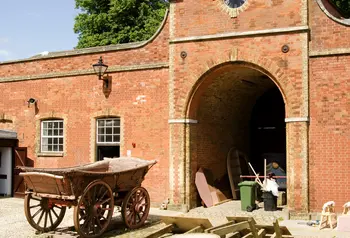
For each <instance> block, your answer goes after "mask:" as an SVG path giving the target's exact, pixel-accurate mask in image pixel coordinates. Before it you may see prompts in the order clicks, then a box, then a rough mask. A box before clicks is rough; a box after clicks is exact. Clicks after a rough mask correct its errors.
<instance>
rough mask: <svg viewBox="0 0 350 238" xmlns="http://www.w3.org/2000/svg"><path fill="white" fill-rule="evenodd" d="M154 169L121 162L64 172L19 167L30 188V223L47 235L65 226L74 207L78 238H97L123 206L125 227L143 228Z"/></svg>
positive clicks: (144, 163) (27, 202)
mask: <svg viewBox="0 0 350 238" xmlns="http://www.w3.org/2000/svg"><path fill="white" fill-rule="evenodd" d="M155 163H156V161H147V160H141V159H138V158H130V157H121V158H114V159H106V160H103V161H98V162H95V163H91V164H86V165H82V166H77V167H71V168H61V169H48V168H46V169H41V168H29V167H19V169H21V171H23V172H22V173H20V175H21V176H23V177H24V182H25V184H26V195H25V200H24V211H25V215H26V218H27V220H28V222H29V224H30V225H31V226H32V227H34V228H35V229H37V230H39V231H43V232H48V231H51V230H54V229H55V228H56V227H57V226H58V225H59V224H60V223H61V221H62V220H63V217H64V215H65V212H66V208H67V207H69V208H70V207H72V206H74V218H73V219H74V226H75V229H76V230H77V232H78V233H79V235H80V236H82V237H98V236H100V235H101V234H102V233H103V232H104V231H105V230H106V229H107V227H108V225H109V223H110V221H111V218H112V215H113V211H114V206H121V213H122V217H123V219H124V222H125V224H126V226H127V227H129V228H132V229H134V228H139V227H140V226H142V225H143V223H144V222H145V220H146V219H147V216H148V213H149V209H150V197H149V194H148V192H147V190H146V189H145V188H143V187H141V183H142V181H143V180H144V177H145V175H146V173H147V172H148V170H149V169H150V168H151V167H152V166H153V165H154V164H155Z"/></svg>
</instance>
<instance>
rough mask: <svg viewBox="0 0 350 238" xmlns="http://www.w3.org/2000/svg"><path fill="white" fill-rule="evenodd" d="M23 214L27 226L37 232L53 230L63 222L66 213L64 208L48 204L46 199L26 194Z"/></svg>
mask: <svg viewBox="0 0 350 238" xmlns="http://www.w3.org/2000/svg"><path fill="white" fill-rule="evenodd" d="M24 212H25V215H26V218H27V221H28V222H29V224H30V225H31V226H32V227H33V228H35V229H37V230H38V231H43V232H48V231H52V230H54V229H55V228H56V227H57V226H58V225H59V224H60V223H61V221H62V220H63V217H64V214H65V213H66V207H65V206H59V205H57V204H53V203H49V199H48V198H42V197H36V196H33V195H32V194H30V193H29V194H26V196H25V199H24Z"/></svg>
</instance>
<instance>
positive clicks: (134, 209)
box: [122, 187, 151, 229]
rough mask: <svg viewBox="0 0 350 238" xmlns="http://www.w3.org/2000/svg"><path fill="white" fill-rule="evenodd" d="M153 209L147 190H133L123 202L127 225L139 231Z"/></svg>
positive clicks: (141, 188) (138, 188)
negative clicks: (151, 208)
mask: <svg viewBox="0 0 350 238" xmlns="http://www.w3.org/2000/svg"><path fill="white" fill-rule="evenodd" d="M150 207H151V203H150V198H149V194H148V192H147V190H146V189H145V188H143V187H136V188H134V189H133V190H131V191H130V192H129V193H128V194H127V195H126V197H125V198H124V200H123V205H122V217H123V219H124V222H125V225H126V226H127V227H129V228H131V229H137V228H139V227H141V226H142V225H143V223H145V221H146V219H147V217H148V213H149V209H150Z"/></svg>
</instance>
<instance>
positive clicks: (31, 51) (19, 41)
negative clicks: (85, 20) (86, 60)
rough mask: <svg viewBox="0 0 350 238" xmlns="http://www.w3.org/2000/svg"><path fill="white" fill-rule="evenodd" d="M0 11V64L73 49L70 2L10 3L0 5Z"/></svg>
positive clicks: (35, 0)
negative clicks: (46, 52)
mask: <svg viewBox="0 0 350 238" xmlns="http://www.w3.org/2000/svg"><path fill="white" fill-rule="evenodd" d="M0 7H1V13H0V22H1V27H0V61H7V60H15V59H23V58H28V57H31V56H34V55H36V54H39V53H41V52H44V51H49V52H52V51H61V50H71V49H73V48H74V47H75V46H76V45H77V42H78V35H76V34H74V31H73V26H74V17H75V16H76V15H77V14H78V10H76V9H75V1H74V0H12V1H11V0H10V1H1V3H0Z"/></svg>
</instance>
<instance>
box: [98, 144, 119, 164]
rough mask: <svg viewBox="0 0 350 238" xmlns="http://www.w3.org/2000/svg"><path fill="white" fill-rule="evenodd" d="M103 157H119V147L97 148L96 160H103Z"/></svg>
mask: <svg viewBox="0 0 350 238" xmlns="http://www.w3.org/2000/svg"><path fill="white" fill-rule="evenodd" d="M105 157H108V158H113V157H120V148H119V146H97V160H98V161H100V160H103V158H105Z"/></svg>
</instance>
